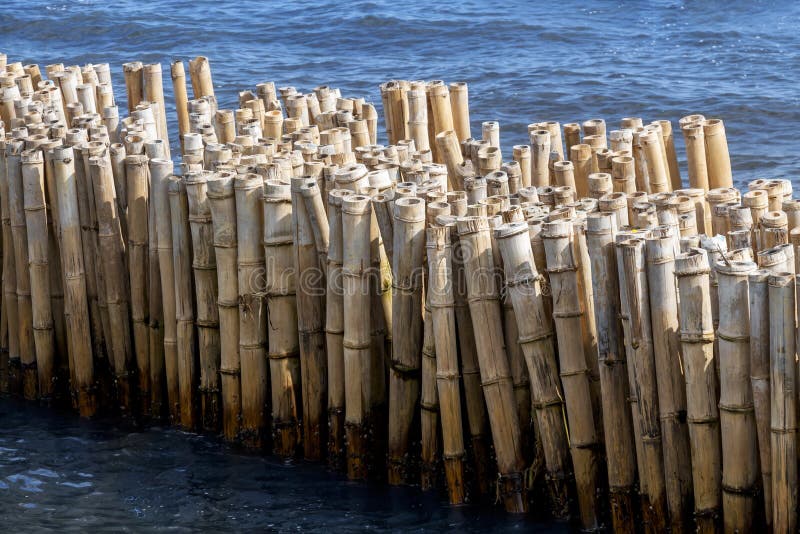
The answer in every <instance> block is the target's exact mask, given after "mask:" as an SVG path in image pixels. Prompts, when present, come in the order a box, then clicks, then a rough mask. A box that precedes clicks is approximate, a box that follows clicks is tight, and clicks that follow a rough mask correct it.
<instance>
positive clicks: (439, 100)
mask: <svg viewBox="0 0 800 534" xmlns="http://www.w3.org/2000/svg"><path fill="white" fill-rule="evenodd" d="M427 90H428V101H429V103H430V108H429V109H428V121H429V122H430V123H431V124H432V125H433V130H432V131H433V136H434V137H436V136H438V135H439V134H440V133H441V132H446V131H451V130H453V128H454V123H453V108H452V105H451V102H450V91H449V90H448V89H447V86H446V85H445V84H444V82H442V81H441V80H433V81H431V82H428V87H427ZM453 133H454V134H455V136H456V144H458V143H459V141H460V140H461V138H460V137H459V136H458V134H456V133H455V131H454V132H453ZM462 133H463V132H462ZM405 137H407V136H403V137H398V139H405ZM429 138H430V136H429ZM437 149H438V150H437V151H435V152H434V156H436V155H438V156H439V157H440V158H442V154H441V153H440V150H441V149H440V148H439V147H438V145H437ZM434 161H437V162H438V163H444V162H445V160H444V159H439V160H437V159H435V158H434Z"/></svg>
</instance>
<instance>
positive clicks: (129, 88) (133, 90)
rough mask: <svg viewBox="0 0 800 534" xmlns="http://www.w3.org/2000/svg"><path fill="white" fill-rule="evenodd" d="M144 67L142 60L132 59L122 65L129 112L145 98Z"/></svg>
mask: <svg viewBox="0 0 800 534" xmlns="http://www.w3.org/2000/svg"><path fill="white" fill-rule="evenodd" d="M143 68H144V65H142V62H141V61H132V62H130V63H124V64H123V65H122V72H123V73H124V74H125V91H126V92H127V93H128V113H133V111H134V110H135V109H136V106H137V105H139V102H141V101H142V100H144V78H143V77H142V69H143ZM49 77H50V74H49V73H48V78H49Z"/></svg>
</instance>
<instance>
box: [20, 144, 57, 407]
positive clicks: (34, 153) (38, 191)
mask: <svg viewBox="0 0 800 534" xmlns="http://www.w3.org/2000/svg"><path fill="white" fill-rule="evenodd" d="M21 163H22V170H21V174H22V189H23V201H24V209H25V223H26V226H27V234H28V237H29V239H28V258H29V260H30V281H31V303H32V318H33V338H34V346H35V348H36V369H37V371H38V390H39V396H40V398H41V399H42V400H43V401H45V402H50V400H51V398H52V396H53V393H54V379H55V363H56V362H55V356H56V354H55V342H56V339H55V330H54V325H53V310H52V307H51V303H50V269H49V266H48V262H49V252H48V235H47V230H48V228H47V226H48V223H47V213H46V209H47V207H46V203H45V177H44V158H43V155H42V151H41V150H38V149H34V150H31V151H25V152H23V153H22V161H21Z"/></svg>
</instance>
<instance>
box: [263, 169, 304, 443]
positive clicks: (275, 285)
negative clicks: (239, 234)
mask: <svg viewBox="0 0 800 534" xmlns="http://www.w3.org/2000/svg"><path fill="white" fill-rule="evenodd" d="M293 244H294V237H293V232H292V195H291V187H290V186H289V184H287V183H285V182H281V181H279V180H276V179H269V180H267V181H266V182H265V184H264V259H265V264H266V269H267V270H266V277H265V285H266V299H267V317H268V318H269V320H268V322H267V329H268V332H267V334H268V335H267V339H268V341H269V354H268V356H269V375H270V383H271V392H272V429H273V443H274V450H275V452H276V453H277V454H278V455H280V456H293V455H294V454H295V453H296V452H297V448H298V446H299V445H300V443H301V436H302V429H301V422H300V420H301V416H302V414H303V411H302V410H303V405H302V402H303V399H302V394H301V374H300V342H299V338H298V333H297V327H298V323H297V301H296V297H295V291H296V289H295V283H296V282H295V281H296V273H295V272H294V250H293Z"/></svg>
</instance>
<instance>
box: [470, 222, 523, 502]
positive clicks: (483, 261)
mask: <svg viewBox="0 0 800 534" xmlns="http://www.w3.org/2000/svg"><path fill="white" fill-rule="evenodd" d="M457 225H458V233H459V237H460V240H461V246H462V252H465V253H466V254H465V256H464V267H465V277H466V285H467V292H468V295H469V308H470V314H471V316H472V321H473V323H477V324H479V325H482V328H481V329H480V330H476V335H475V344H476V352H477V356H478V361H479V362H480V363H479V367H480V375H481V382H482V387H483V391H484V397H485V398H486V405H487V410H488V414H489V424H490V427H491V429H492V437H493V441H494V447H495V452H496V453H497V468H498V471H499V478H498V492H499V495H500V498H501V499H503V502H504V503H505V508H506V510H507V511H509V512H516V513H519V512H524V511H525V509H526V507H527V506H526V500H525V488H524V485H523V483H522V469H523V463H524V460H523V454H522V450H521V449H522V443H521V432H520V425H519V418H518V414H517V408H516V403H515V401H514V390H513V384H512V380H511V376H510V369H509V364H508V358H507V356H506V352H505V347H504V346H503V343H502V339H503V328H502V321H501V309H500V300H499V288H498V287H497V281H496V280H495V277H494V276H493V273H494V269H495V266H494V259H493V256H492V241H491V234H490V233H489V223H488V221H487V220H486V219H485V218H481V217H463V218H461V219H459V220H458V223H457Z"/></svg>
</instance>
